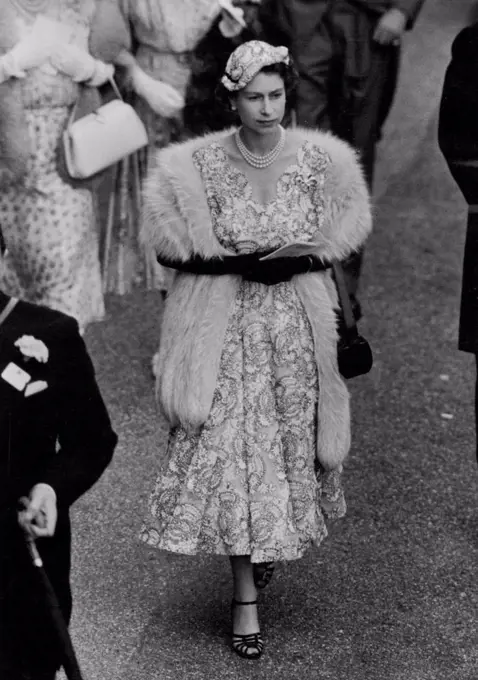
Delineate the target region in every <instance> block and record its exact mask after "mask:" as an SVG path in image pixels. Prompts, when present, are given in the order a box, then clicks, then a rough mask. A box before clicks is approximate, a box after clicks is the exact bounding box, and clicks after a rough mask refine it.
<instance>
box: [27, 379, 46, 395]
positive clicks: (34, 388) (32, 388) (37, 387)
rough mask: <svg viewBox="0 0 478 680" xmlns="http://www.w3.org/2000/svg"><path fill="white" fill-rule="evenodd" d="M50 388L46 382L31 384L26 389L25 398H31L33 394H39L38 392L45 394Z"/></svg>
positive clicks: (39, 381) (37, 381) (38, 381)
mask: <svg viewBox="0 0 478 680" xmlns="http://www.w3.org/2000/svg"><path fill="white" fill-rule="evenodd" d="M47 387H48V383H47V382H45V381H44V380H35V381H34V382H31V383H29V384H28V385H27V386H26V389H25V396H26V397H31V396H32V394H38V392H43V390H46V388H47Z"/></svg>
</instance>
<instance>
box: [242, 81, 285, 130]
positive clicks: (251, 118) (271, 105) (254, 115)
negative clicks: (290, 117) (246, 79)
mask: <svg viewBox="0 0 478 680" xmlns="http://www.w3.org/2000/svg"><path fill="white" fill-rule="evenodd" d="M235 104H236V107H237V113H238V114H239V117H240V119H241V123H242V125H243V126H244V127H245V128H249V129H250V130H254V132H258V133H259V134H270V133H271V132H273V131H274V130H275V129H276V128H277V126H278V125H279V124H280V123H281V121H282V119H283V118H284V113H285V104H286V98H285V88H284V81H283V79H282V78H281V76H280V75H278V74H277V73H263V72H260V73H258V74H257V76H256V77H255V78H254V79H253V80H251V82H250V83H249V84H248V85H246V87H245V88H244V89H243V90H241V91H240V92H239V93H238V94H237V97H236V99H235Z"/></svg>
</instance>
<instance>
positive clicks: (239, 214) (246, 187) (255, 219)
mask: <svg viewBox="0 0 478 680" xmlns="http://www.w3.org/2000/svg"><path fill="white" fill-rule="evenodd" d="M194 163H195V165H196V167H197V168H198V170H199V171H200V173H201V176H202V179H203V182H204V185H205V189H206V196H207V202H208V205H209V209H210V211H211V216H212V222H213V228H214V232H215V234H216V236H217V238H218V240H219V241H220V243H221V244H222V245H223V246H224V247H226V248H229V249H231V250H234V251H236V252H254V251H256V250H267V249H275V248H278V247H280V246H282V245H284V244H286V243H293V242H296V241H313V240H314V237H315V235H316V233H317V231H319V230H320V228H321V226H322V223H323V219H324V181H325V172H326V168H327V166H328V163H329V157H328V155H327V154H326V153H325V152H324V151H323V150H322V149H320V148H319V147H318V146H316V145H315V144H313V143H311V142H304V143H303V144H302V145H301V146H300V148H299V149H298V151H297V156H296V162H295V163H292V164H291V165H289V166H288V167H287V168H286V170H285V171H284V172H283V173H282V174H281V175H280V177H279V179H278V181H277V186H276V195H275V198H273V199H272V200H270V201H268V202H267V203H266V204H262V203H260V202H258V201H257V200H256V199H255V198H254V196H253V186H252V184H251V182H250V181H249V179H248V178H247V176H246V175H245V173H244V172H242V171H241V170H239V169H238V168H236V167H234V166H233V165H232V164H231V163H230V161H229V158H228V155H227V152H226V150H225V149H224V147H223V146H221V144H219V143H218V142H213V143H212V144H210V145H209V146H206V147H203V148H201V149H198V150H197V151H196V152H195V153H194Z"/></svg>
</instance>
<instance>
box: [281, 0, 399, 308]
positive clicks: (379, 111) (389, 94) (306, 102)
mask: <svg viewBox="0 0 478 680" xmlns="http://www.w3.org/2000/svg"><path fill="white" fill-rule="evenodd" d="M376 22H377V17H376V15H371V14H369V13H367V12H366V11H364V10H363V9H362V8H360V7H357V6H355V5H353V4H352V3H349V2H346V1H343V2H340V1H339V2H335V3H334V4H333V5H331V7H330V9H329V10H328V11H327V13H326V14H325V15H324V18H323V21H322V22H321V24H320V25H319V27H318V29H317V30H316V31H315V33H314V35H312V36H311V38H310V40H308V41H307V42H305V43H299V42H298V43H296V45H295V47H294V48H293V49H294V51H295V55H294V56H295V60H296V62H297V66H298V69H299V75H300V82H299V89H298V96H297V123H298V124H299V125H303V126H305V127H314V128H315V127H318V128H320V129H325V130H331V131H332V132H334V133H335V134H336V135H338V136H339V137H341V138H342V139H344V140H345V141H347V142H349V143H350V144H351V145H352V146H353V147H355V148H356V149H357V151H358V153H359V155H360V159H361V162H362V166H363V169H364V173H365V177H366V180H367V183H368V186H369V188H370V190H371V189H372V184H373V177H374V169H375V156H376V144H377V142H378V141H379V139H380V137H381V129H382V126H383V124H384V122H385V120H386V118H387V116H388V114H389V112H390V108H391V106H392V102H393V97H394V94H395V90H396V85H397V79H398V69H399V60H400V52H399V48H398V47H393V46H382V45H379V44H378V43H375V42H374V40H373V33H374V30H375V26H376ZM362 261H363V252H359V253H357V254H354V255H353V256H352V257H350V258H349V259H348V260H347V261H346V262H345V263H344V270H345V275H346V280H347V286H348V289H349V293H350V294H351V295H355V294H356V293H357V289H358V283H359V277H360V272H361V268H362Z"/></svg>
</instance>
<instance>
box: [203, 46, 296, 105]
mask: <svg viewBox="0 0 478 680" xmlns="http://www.w3.org/2000/svg"><path fill="white" fill-rule="evenodd" d="M259 73H275V74H277V75H278V76H280V77H281V78H282V80H283V81H284V89H285V97H286V113H288V112H290V111H291V110H292V109H294V108H295V103H296V92H297V85H298V82H299V74H298V73H297V69H296V68H295V66H294V63H293V62H292V59H289V63H288V64H285V63H284V62H279V63H277V64H271V65H270V66H264V67H263V68H261V70H260V71H258V72H257V75H259ZM239 92H241V90H236V91H235V92H230V91H229V90H228V89H227V88H226V87H224V85H223V84H222V83H221V82H220V81H219V83H218V85H217V87H216V100H217V101H218V103H219V105H220V106H222V107H223V108H224V109H230V101H231V99H234V97H235V96H237V95H238V94H239Z"/></svg>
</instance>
